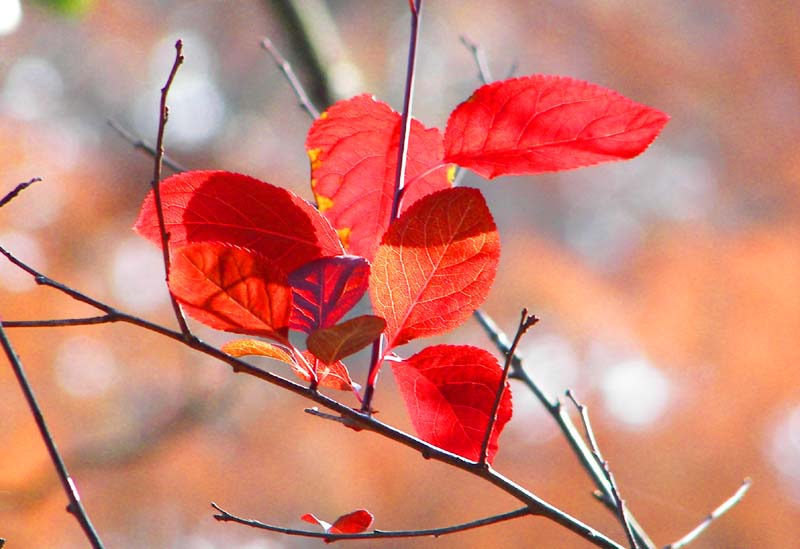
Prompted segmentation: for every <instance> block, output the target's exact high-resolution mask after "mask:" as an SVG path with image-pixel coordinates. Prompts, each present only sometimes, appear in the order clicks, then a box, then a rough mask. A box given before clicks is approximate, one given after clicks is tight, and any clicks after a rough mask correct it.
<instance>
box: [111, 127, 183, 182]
mask: <svg viewBox="0 0 800 549" xmlns="http://www.w3.org/2000/svg"><path fill="white" fill-rule="evenodd" d="M106 123H107V124H108V126H109V127H110V128H111V129H112V130H114V131H115V132H116V133H117V135H119V136H120V137H121V138H122V139H124V140H125V141H127V142H128V143H130V144H131V145H133V148H134V149H137V150H140V151H142V152H144V153H146V154H148V155H150V156H155V155H156V150H155V149H154V148H153V146H152V145H151V144H150V143H148V142H147V141H145V140H144V139H140V138H138V137H136V136H135V135H134V134H132V133H131V132H130V131H128V130H126V129H125V128H124V127H122V125H121V124H120V123H119V122H117V121H116V120H113V119H110V118H109V119H108V120H107V121H106ZM161 161H162V162H163V163H164V164H165V165H166V166H167V167H168V168H169V169H170V170H172V172H173V173H180V172H185V171H188V169H187V168H184V167H183V166H182V165H181V164H180V163H178V162H177V161H175V160H173V159H172V158H170V157H169V156H167V155H166V154H163V155H162V156H161Z"/></svg>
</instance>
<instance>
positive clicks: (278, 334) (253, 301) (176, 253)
mask: <svg viewBox="0 0 800 549" xmlns="http://www.w3.org/2000/svg"><path fill="white" fill-rule="evenodd" d="M169 289H170V291H171V292H172V295H174V296H175V298H176V299H177V300H178V301H179V302H180V303H181V305H183V307H184V309H185V310H186V312H188V313H189V314H190V315H191V316H192V317H194V318H195V319H197V320H199V321H200V322H202V323H203V324H206V325H207V326H211V327H212V328H217V329H219V330H225V331H228V332H238V333H242V334H250V335H260V336H264V337H270V338H274V339H278V340H280V341H284V340H285V339H286V336H287V335H288V331H289V311H290V307H291V299H292V293H291V289H290V288H289V285H288V283H287V281H286V275H285V274H283V272H282V271H280V270H279V269H278V268H277V267H275V265H274V264H273V263H272V262H270V261H269V260H268V259H266V258H265V257H263V256H262V255H261V254H259V253H257V252H254V251H252V250H245V249H243V248H237V247H235V246H231V245H229V244H221V243H219V242H194V243H191V244H186V245H184V246H180V247H178V248H174V249H173V250H172V257H171V262H170V274H169Z"/></svg>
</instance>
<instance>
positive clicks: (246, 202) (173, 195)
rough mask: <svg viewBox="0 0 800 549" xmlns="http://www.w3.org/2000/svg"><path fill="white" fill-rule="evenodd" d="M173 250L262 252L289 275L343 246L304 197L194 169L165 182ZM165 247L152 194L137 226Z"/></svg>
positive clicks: (226, 174) (227, 174) (163, 190)
mask: <svg viewBox="0 0 800 549" xmlns="http://www.w3.org/2000/svg"><path fill="white" fill-rule="evenodd" d="M160 188H161V202H162V205H163V210H164V220H165V224H166V228H167V232H168V233H169V237H170V245H171V246H180V245H181V244H183V243H185V242H200V241H214V242H224V243H228V244H235V245H237V246H241V247H243V248H247V249H250V250H254V251H257V252H260V253H262V254H263V255H264V256H266V257H268V258H269V259H270V260H272V261H273V262H275V263H276V264H277V265H278V266H280V268H281V269H283V270H284V271H285V272H287V273H288V272H291V271H293V270H294V269H296V268H297V267H299V266H300V265H303V264H304V263H307V262H309V261H311V260H314V259H317V258H318V257H324V256H332V255H339V254H341V253H342V247H341V244H340V243H339V240H338V237H337V235H336V232H335V231H334V230H333V229H332V228H331V226H330V224H329V223H328V222H327V221H326V220H325V219H324V218H323V217H322V216H320V215H319V213H318V212H317V211H316V210H315V209H314V208H313V206H311V205H310V204H309V203H308V202H306V201H305V200H303V199H302V198H300V197H299V196H297V195H295V194H293V193H291V192H289V191H287V190H286V189H281V188H279V187H275V186H274V185H270V184H269V183H265V182H263V181H259V180H258V179H254V178H252V177H248V176H246V175H241V174H237V173H230V172H222V171H193V172H184V173H180V174H177V175H173V176H172V177H169V178H167V179H165V180H164V181H162V182H161V187H160ZM134 229H136V231H137V232H139V234H141V235H142V236H144V237H145V238H148V239H149V240H151V241H153V242H154V243H156V244H157V245H159V246H160V245H161V234H160V232H159V228H158V219H157V217H156V208H155V201H154V200H153V192H152V191H151V192H150V193H149V194H148V195H147V198H146V199H145V201H144V204H143V205H142V210H141V212H140V214H139V218H138V219H137V221H136V225H135V226H134Z"/></svg>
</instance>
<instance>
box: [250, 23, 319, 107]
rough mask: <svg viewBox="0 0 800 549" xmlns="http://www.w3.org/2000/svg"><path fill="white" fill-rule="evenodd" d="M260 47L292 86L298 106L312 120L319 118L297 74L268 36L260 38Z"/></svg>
mask: <svg viewBox="0 0 800 549" xmlns="http://www.w3.org/2000/svg"><path fill="white" fill-rule="evenodd" d="M261 47H262V48H264V49H265V50H267V51H268V52H269V54H270V55H271V56H272V60H273V61H275V64H276V65H278V68H279V69H280V70H281V72H282V73H283V76H284V77H285V78H286V80H287V81H288V82H289V85H290V86H291V87H292V90H293V91H294V94H295V95H296V96H297V99H298V100H299V101H300V107H302V109H303V110H304V111H306V113H307V114H308V116H310V117H311V119H312V120H316V119H317V118H319V109H318V108H317V107H315V106H314V103H312V102H311V98H309V97H308V94H307V93H306V90H305V89H304V88H303V85H302V84H301V83H300V81H299V80H298V79H297V75H295V73H294V70H292V66H291V65H290V64H289V62H288V61H287V60H286V58H285V57H284V56H283V55H281V52H279V51H278V48H276V47H275V45H274V44H273V43H272V40H270V39H269V38H264V39H263V40H261Z"/></svg>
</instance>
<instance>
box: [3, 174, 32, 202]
mask: <svg viewBox="0 0 800 549" xmlns="http://www.w3.org/2000/svg"><path fill="white" fill-rule="evenodd" d="M41 180H42V178H41V177H34V178H33V179H30V180H28V181H25V182H24V183H20V184H19V185H17V186H16V187H14V188H13V189H11V192H9V193H8V194H7V195H5V196H4V197H3V198H1V199H0V208H2V207H3V206H5V205H6V204H8V203H9V202H11V201H12V200H14V199H15V198H16V197H17V195H18V194H19V193H21V192H22V191H24V190H25V189H27V188H28V187H30V186H31V185H33V184H34V183H38V182H39V181H41Z"/></svg>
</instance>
